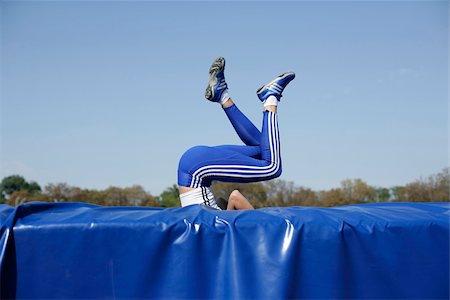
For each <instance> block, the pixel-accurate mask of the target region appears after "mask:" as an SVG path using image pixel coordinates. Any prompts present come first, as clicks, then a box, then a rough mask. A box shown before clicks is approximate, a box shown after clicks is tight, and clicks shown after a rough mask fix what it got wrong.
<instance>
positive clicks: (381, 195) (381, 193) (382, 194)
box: [375, 188, 391, 202]
mask: <svg viewBox="0 0 450 300" xmlns="http://www.w3.org/2000/svg"><path fill="white" fill-rule="evenodd" d="M375 195H376V196H375V199H376V201H377V202H386V201H389V200H390V199H391V193H390V191H389V189H387V188H376V189H375Z"/></svg>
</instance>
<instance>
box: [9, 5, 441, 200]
mask: <svg viewBox="0 0 450 300" xmlns="http://www.w3.org/2000/svg"><path fill="white" fill-rule="evenodd" d="M0 3H1V64H0V65H1V157H0V159H1V173H0V175H1V176H2V177H4V176H7V175H11V174H21V175H23V176H25V178H26V179H27V180H34V181H37V182H38V183H39V184H40V185H42V186H44V185H46V184H47V183H58V182H66V183H68V184H70V185H75V186H80V187H82V188H98V189H103V188H106V187H108V186H111V185H114V186H120V187H125V186H130V185H133V184H139V185H142V186H143V187H144V188H145V189H146V190H148V191H149V192H150V193H152V194H154V195H158V194H159V193H161V192H162V191H163V190H164V189H165V188H167V187H169V186H170V185H172V184H175V183H176V180H177V166H178V160H179V158H180V156H181V155H182V154H183V152H184V151H185V150H187V149H188V148H189V147H191V146H194V145H199V144H203V145H217V144H240V143H241V142H240V140H239V139H238V138H237V136H236V135H235V133H234V131H233V129H232V127H231V125H229V123H228V121H227V119H226V117H225V114H224V113H223V112H222V111H221V109H220V107H219V106H218V105H216V104H214V103H210V102H208V101H206V100H205V99H204V96H203V95H204V90H205V87H206V83H207V80H208V68H209V66H210V64H211V62H212V61H213V60H214V59H215V58H216V57H218V56H224V57H225V58H226V60H227V65H226V79H227V81H228V85H229V88H230V94H231V96H232V98H233V99H235V100H236V103H237V105H238V106H239V107H240V108H241V110H242V111H244V112H245V113H246V114H247V115H248V116H249V118H250V119H251V120H252V121H254V122H255V124H256V125H257V126H258V127H259V126H260V124H261V118H262V114H261V103H260V102H259V100H258V99H257V97H256V94H255V92H256V90H257V89H258V88H259V87H260V86H261V85H263V84H265V83H266V82H268V81H270V80H272V79H273V78H274V77H276V76H277V75H279V74H281V73H283V72H285V71H295V72H296V74H297V77H296V79H295V80H294V81H293V82H292V83H291V84H290V85H289V86H288V88H287V89H286V90H285V93H284V97H283V99H282V102H281V103H280V106H279V122H280V131H281V139H282V141H281V142H282V157H283V175H282V176H281V179H284V180H288V181H293V182H295V184H296V185H298V186H300V185H301V186H306V187H310V188H313V189H316V190H320V189H329V188H332V187H337V186H339V184H340V182H341V181H342V180H343V179H346V178H351V179H353V178H361V179H363V180H364V181H366V182H367V183H369V184H370V185H373V186H385V187H391V186H394V185H403V184H406V183H408V182H410V181H412V180H415V179H418V178H420V177H421V176H422V177H426V176H428V175H431V174H434V173H437V172H439V171H441V170H442V168H444V167H446V166H448V159H449V155H448V139H449V133H448V118H449V107H448V80H449V77H448V54H449V52H448V51H449V49H448V42H449V40H448V38H449V29H448V26H449V19H448V15H449V5H448V1H419V2H412V1H392V2H390V1H374V2H369V1H360V2H356V1H348V2H344V1H332V2H324V1H316V2H313V1H310V2H307V1H302V2H254V1H251V2H187V1H185V2H151V1H135V2H125V1H124V2H115V1H101V2H94V1H92V2H91V1H73V2H69V1H67V2H66V1H1V2H0Z"/></svg>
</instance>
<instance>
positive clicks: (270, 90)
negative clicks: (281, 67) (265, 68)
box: [256, 72, 295, 102]
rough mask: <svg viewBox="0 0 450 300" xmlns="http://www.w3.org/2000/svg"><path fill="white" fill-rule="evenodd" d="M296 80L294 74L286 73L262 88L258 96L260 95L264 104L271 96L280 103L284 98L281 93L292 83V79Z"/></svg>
mask: <svg viewBox="0 0 450 300" xmlns="http://www.w3.org/2000/svg"><path fill="white" fill-rule="evenodd" d="M294 78H295V73H294V72H286V73H284V74H281V75H280V76H278V77H277V78H275V79H274V80H272V81H271V82H269V83H268V84H266V85H265V86H263V87H261V88H260V89H259V90H258V91H257V92H256V94H257V95H258V98H259V100H261V101H262V102H264V101H265V100H266V99H267V98H268V97H269V96H275V98H277V100H278V101H280V98H281V97H282V95H281V93H283V90H284V88H285V87H286V86H287V85H288V83H289V82H291V80H292V79H294Z"/></svg>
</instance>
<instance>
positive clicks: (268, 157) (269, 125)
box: [178, 105, 281, 188]
mask: <svg viewBox="0 0 450 300" xmlns="http://www.w3.org/2000/svg"><path fill="white" fill-rule="evenodd" d="M224 110H225V113H226V114H227V116H228V119H229V120H230V122H231V124H232V125H233V127H234V129H235V131H236V133H237V134H238V136H239V137H240V139H241V140H242V141H243V142H244V144H245V145H223V146H213V147H209V146H195V147H192V148H190V149H189V150H187V151H186V152H185V153H184V154H183V155H182V157H181V159H180V162H179V165H178V185H180V186H185V187H191V188H198V187H209V186H210V185H211V183H212V181H214V180H217V181H225V182H243V183H245V182H257V181H264V180H270V179H273V178H277V177H279V176H280V175H281V156H280V135H279V132H278V119H277V114H276V113H274V112H270V111H264V112H263V122H262V129H261V131H259V130H258V129H257V128H256V127H255V125H254V124H253V123H252V122H251V121H250V120H249V119H248V118H247V117H246V116H245V115H244V114H243V113H242V112H241V111H240V110H239V108H238V107H237V106H236V105H232V106H230V107H228V108H225V109H224Z"/></svg>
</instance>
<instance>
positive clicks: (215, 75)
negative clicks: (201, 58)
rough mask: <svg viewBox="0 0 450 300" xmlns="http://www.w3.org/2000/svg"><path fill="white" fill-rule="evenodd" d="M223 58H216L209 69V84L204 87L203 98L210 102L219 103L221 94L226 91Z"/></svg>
mask: <svg viewBox="0 0 450 300" xmlns="http://www.w3.org/2000/svg"><path fill="white" fill-rule="evenodd" d="M224 70H225V58H223V57H219V58H217V59H216V60H215V61H214V62H213V63H212V65H211V68H209V82H208V86H207V87H206V91H205V97H206V99H208V100H209V101H212V102H220V97H221V96H222V93H223V92H224V91H225V90H226V89H227V83H226V82H225V75H224V74H223V72H224Z"/></svg>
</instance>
